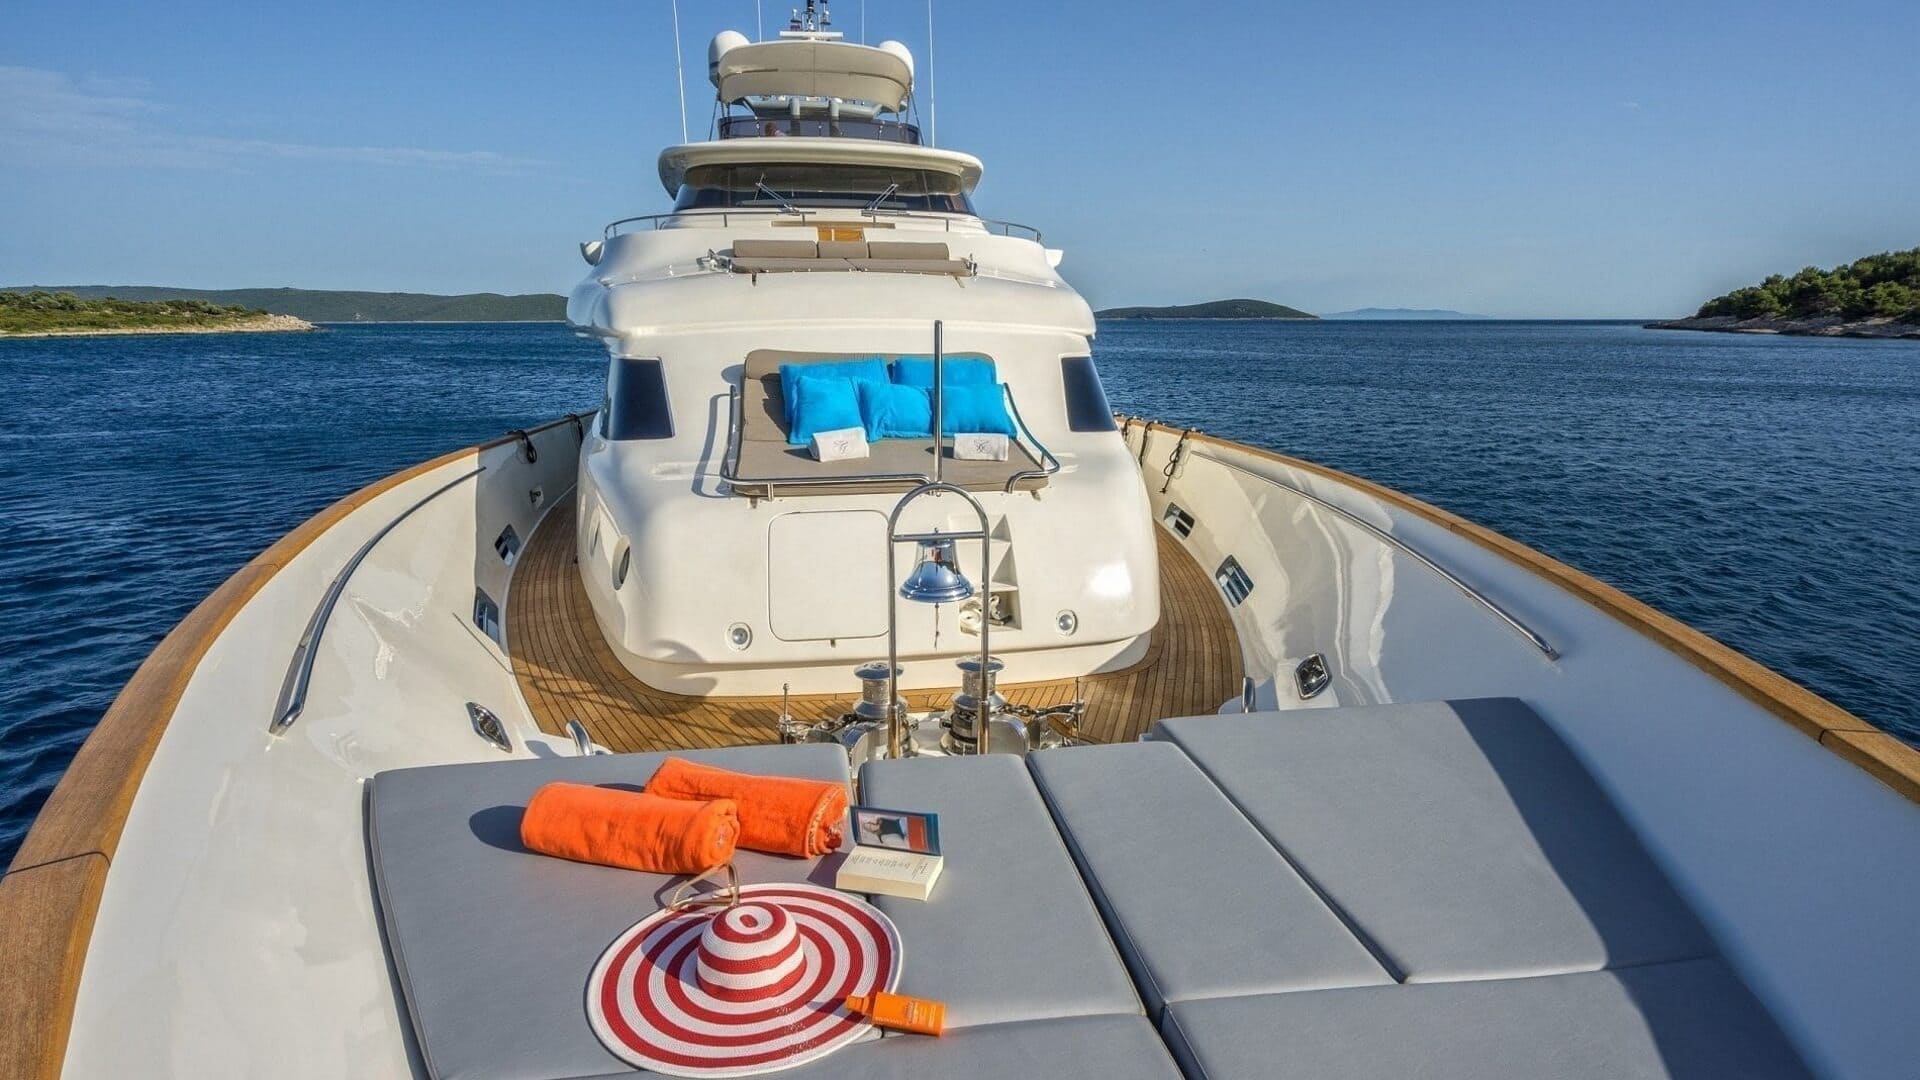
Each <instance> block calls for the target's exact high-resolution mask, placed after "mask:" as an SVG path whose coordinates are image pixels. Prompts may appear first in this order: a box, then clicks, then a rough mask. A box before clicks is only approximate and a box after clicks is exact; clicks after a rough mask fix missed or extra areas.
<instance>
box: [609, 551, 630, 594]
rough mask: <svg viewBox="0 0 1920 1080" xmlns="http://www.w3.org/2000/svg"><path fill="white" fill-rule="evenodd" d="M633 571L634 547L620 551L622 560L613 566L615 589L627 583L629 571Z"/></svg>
mask: <svg viewBox="0 0 1920 1080" xmlns="http://www.w3.org/2000/svg"><path fill="white" fill-rule="evenodd" d="M631 569H633V547H632V545H628V546H627V547H624V548H621V549H620V559H619V561H617V562H615V563H614V564H613V587H614V588H616V589H618V588H619V587H620V586H622V585H625V584H626V583H627V571H628V570H631Z"/></svg>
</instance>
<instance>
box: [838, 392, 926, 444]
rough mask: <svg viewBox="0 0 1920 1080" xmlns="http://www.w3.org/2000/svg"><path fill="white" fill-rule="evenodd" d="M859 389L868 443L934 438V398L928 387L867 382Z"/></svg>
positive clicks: (861, 412)
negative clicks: (882, 440) (885, 440)
mask: <svg viewBox="0 0 1920 1080" xmlns="http://www.w3.org/2000/svg"><path fill="white" fill-rule="evenodd" d="M855 388H856V389H857V390H859V392H860V415H861V416H862V417H864V418H865V419H866V422H867V441H868V442H878V441H880V440H881V439H931V438H933V396H932V395H931V394H930V393H928V392H927V390H926V389H925V388H924V387H919V386H898V385H895V384H893V383H870V382H863V383H857V384H855Z"/></svg>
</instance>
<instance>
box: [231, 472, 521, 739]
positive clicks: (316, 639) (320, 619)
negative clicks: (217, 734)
mask: <svg viewBox="0 0 1920 1080" xmlns="http://www.w3.org/2000/svg"><path fill="white" fill-rule="evenodd" d="M486 471H487V467H486V466H485V465H482V466H480V467H478V468H476V469H474V470H473V471H471V472H467V473H463V474H461V475H460V476H457V477H455V478H454V479H452V480H449V481H447V482H446V483H444V484H442V485H440V486H439V487H437V488H435V489H433V491H431V492H429V493H428V494H427V495H426V496H425V497H423V498H421V499H420V501H418V502H416V503H414V504H413V505H412V506H409V507H407V508H406V509H405V510H403V511H401V512H400V516H398V517H396V518H394V519H393V520H392V521H389V522H387V523H386V524H385V525H383V526H381V528H380V531H379V532H377V533H374V534H373V535H372V536H371V537H368V538H367V542H366V543H364V544H361V545H360V550H358V551H356V552H354V553H353V558H351V559H348V560H347V565H345V566H343V567H341V568H340V572H339V573H338V574H335V575H334V578H333V582H332V583H331V584H329V585H328V586H327V591H326V593H324V594H323V595H322V596H321V597H320V603H319V605H318V606H316V607H315V608H314V609H313V615H312V617H310V618H309V619H308V620H307V628H306V631H305V632H304V633H302V634H301V635H300V643H299V644H298V645H295V646H294V649H293V661H292V662H291V663H290V664H288V666H287V677H286V678H285V679H283V680H282V681H281V683H280V698H279V700H278V701H277V702H275V703H274V707H273V719H272V720H270V721H268V723H267V734H269V735H279V734H281V733H283V732H285V731H286V730H287V729H288V728H289V727H292V726H293V722H294V721H295V720H298V719H300V714H301V712H302V711H304V710H305V709H306V707H307V687H308V685H309V684H311V683H312V681H313V665H314V661H315V659H316V658H317V657H318V656H319V651H318V646H319V644H320V636H321V635H322V634H323V633H325V632H326V629H327V620H328V619H329V618H331V617H332V615H333V607H334V605H335V604H337V603H339V602H340V597H341V595H342V594H344V593H345V592H346V591H347V580H348V579H349V578H351V577H353V572H354V571H355V570H358V569H359V568H360V563H361V562H362V561H364V560H365V559H366V557H367V556H368V554H370V553H371V552H372V551H373V549H374V545H376V544H378V543H379V542H380V541H381V540H384V539H385V538H386V536H387V534H388V533H390V532H392V531H393V530H394V527H395V526H397V525H399V524H400V523H401V522H403V521H405V520H407V518H409V517H411V516H413V512H414V511H415V510H418V509H420V508H421V507H423V506H425V505H427V504H428V503H430V502H432V501H433V500H435V499H437V498H439V497H440V496H441V495H443V494H445V493H446V492H448V491H451V490H452V489H453V488H455V487H458V486H459V485H461V484H464V483H466V482H467V481H468V480H471V479H473V478H474V477H476V476H479V475H480V474H481V473H483V472H486Z"/></svg>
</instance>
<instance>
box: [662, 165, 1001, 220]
mask: <svg viewBox="0 0 1920 1080" xmlns="http://www.w3.org/2000/svg"><path fill="white" fill-rule="evenodd" d="M762 187H765V188H766V189H768V190H771V191H772V192H773V193H774V194H775V195H778V196H779V198H778V199H776V198H774V196H773V195H769V194H767V191H763V190H761V189H762ZM883 195H884V196H885V197H884V198H882V196H883ZM781 199H784V200H786V201H787V202H789V203H791V204H793V205H794V206H841V207H850V208H853V209H863V208H865V207H866V206H868V205H871V204H873V203H874V201H875V200H876V199H878V200H879V204H878V207H877V208H878V209H881V210H930V211H937V212H940V213H951V214H971V213H973V204H972V203H970V202H969V201H967V196H966V193H965V192H964V191H962V190H961V189H960V178H959V177H958V176H955V175H953V174H952V173H939V172H928V171H926V170H924V169H895V168H888V167H886V166H882V165H781V164H778V163H771V164H769V163H764V162H754V163H752V164H749V165H699V166H695V167H694V168H691V169H688V170H687V176H686V182H685V183H684V184H682V185H681V187H680V197H679V198H678V199H676V200H674V203H673V208H674V209H675V210H704V209H740V208H751V209H763V210H777V209H779V208H780V201H781Z"/></svg>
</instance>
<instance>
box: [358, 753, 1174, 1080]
mask: <svg viewBox="0 0 1920 1080" xmlns="http://www.w3.org/2000/svg"><path fill="white" fill-rule="evenodd" d="M679 753H680V756H684V757H689V758H693V759H695V760H699V761H706V762H710V763H712V764H715V765H720V766H722V767H725V768H729V769H734V770H738V771H741V772H753V773H763V774H769V775H787V776H804V777H808V778H811V779H825V780H838V781H843V782H844V781H845V780H846V779H847V757H846V753H845V752H844V751H843V750H841V749H840V748H839V747H838V746H827V745H811V746H760V747H741V748H737V749H728V750H706V751H684V752H679ZM666 756H667V755H665V754H620V755H601V756H594V757H578V758H559V759H548V760H542V761H510V762H500V763H489V764H475V765H443V766H435V767H430V768H423V769H403V770H396V771H393V772H386V773H381V774H379V775H378V776H376V777H374V779H373V781H372V783H371V784H370V785H369V789H368V798H367V817H368V824H367V833H368V838H369V847H370V849H371V850H372V853H373V860H374V876H375V880H376V882H377V885H378V890H379V899H380V907H381V915H382V919H383V922H384V925H385V927H386V933H387V942H388V947H389V949H390V951H391V953H392V956H393V958H394V967H395V973H396V976H397V977H398V979H399V980H400V983H401V989H402V996H403V997H404V1000H405V1001H406V1004H407V1010H408V1013H409V1016H410V1019H411V1021H412V1023H413V1029H414V1033H415V1036H416V1039H417V1042H418V1044H419V1047H420V1052H421V1057H422V1058H423V1060H424V1062H425V1064H426V1068H427V1071H428V1073H429V1074H430V1075H432V1076H434V1077H437V1078H440V1080H452V1078H460V1080H509V1078H511V1080H576V1078H586V1077H598V1076H633V1075H637V1072H636V1070H632V1069H629V1068H627V1067H626V1066H625V1065H624V1063H622V1062H621V1061H620V1060H619V1059H618V1058H616V1057H614V1056H613V1055H612V1054H611V1053H610V1052H608V1051H607V1050H606V1049H605V1048H604V1047H602V1046H601V1044H600V1042H599V1040H598V1039H596V1038H595V1037H594V1034H593V1032H592V1030H591V1028H590V1027H589V1026H588V1022H587V1017H586V1012H585V1009H584V1007H583V1005H582V1001H581V999H582V994H583V990H584V987H585V985H586V979H587V975H588V972H589V971H591V970H592V968H593V964H594V961H595V959H596V958H597V957H598V956H599V955H600V952H601V951H602V950H603V949H604V948H605V947H606V945H607V943H608V942H611V941H612V940H613V939H614V938H615V937H617V936H618V935H619V934H620V932H621V931H623V930H625V929H626V928H627V927H629V926H631V925H632V924H633V923H635V922H637V921H638V920H639V919H640V918H642V917H643V916H645V915H647V914H649V913H651V912H652V911H654V910H656V909H657V908H659V907H660V906H662V905H663V903H664V901H665V899H666V897H667V894H668V893H669V892H670V891H671V889H672V887H673V885H674V884H675V883H676V882H677V881H679V880H683V879H676V878H671V877H667V876H665V875H659V874H641V873H635V872H632V871H627V870H616V869H611V868H607V867H600V866H589V865H585V864H582V863H573V862H568V861H565V860H562V859H553V858H547V857H544V856H538V855H533V854H531V853H529V852H527V851H526V850H525V849H523V848H522V847H521V846H520V843H519V831H518V830H519V819H520V811H521V809H522V808H524V807H525V805H526V802H527V800H528V798H530V797H531V796H532V794H533V793H534V791H535V790H537V789H538V788H539V787H540V786H541V785H542V784H545V783H548V782H550V781H553V780H562V779H564V780H568V781H572V782H575V783H593V784H614V785H630V786H632V787H634V788H640V787H642V786H644V784H645V783H646V781H647V779H648V778H649V777H650V776H652V775H653V771H654V769H656V768H657V767H658V766H659V763H660V762H661V760H663V759H664V758H665V757H666ZM899 764H903V765H907V766H911V765H913V764H915V763H913V762H904V763H899ZM924 764H932V765H935V766H936V769H935V771H934V773H933V774H931V775H929V776H926V777H922V776H920V775H919V774H918V773H915V772H913V771H911V770H907V771H906V772H904V773H895V774H894V775H893V776H891V777H888V776H884V775H883V776H882V778H881V779H879V780H876V781H874V785H873V786H874V790H877V791H879V792H882V793H884V794H887V795H893V796H897V797H899V798H902V799H909V801H911V803H912V805H916V806H923V805H938V806H940V807H941V808H944V809H947V811H948V813H949V814H950V815H951V816H950V817H946V818H943V826H944V827H943V833H944V834H948V835H949V838H948V844H949V846H950V847H951V846H952V845H953V844H955V843H958V844H959V845H961V849H963V850H964V849H969V848H970V849H972V850H975V851H979V850H980V849H981V847H982V846H983V845H987V844H989V843H990V844H991V847H992V850H993V852H994V854H993V856H992V857H991V860H990V862H989V863H988V864H987V865H986V866H982V865H980V864H977V863H974V862H973V861H972V860H969V861H968V865H969V867H970V868H975V867H977V869H970V870H969V872H968V874H967V875H966V876H965V877H962V878H956V879H955V880H954V881H951V882H942V885H941V888H942V891H941V893H940V894H939V895H938V897H937V898H936V900H935V901H933V902H930V903H929V904H927V905H924V906H923V907H922V909H921V910H920V911H918V912H909V911H905V910H902V909H901V908H900V907H899V906H891V907H887V910H888V914H890V915H891V916H893V918H894V919H895V921H896V922H897V923H898V925H899V927H900V931H901V936H902V944H903V951H904V955H905V956H906V963H907V971H908V973H909V974H908V978H909V979H910V980H911V981H910V983H907V984H904V985H903V989H910V990H911V991H912V992H914V993H918V994H923V995H929V996H935V997H939V996H942V995H945V1000H947V1002H948V1005H949V1011H948V1026H949V1032H948V1034H947V1035H944V1036H942V1037H941V1038H939V1039H928V1038H924V1037H916V1036H899V1037H888V1038H886V1039H880V1040H869V1041H867V1042H863V1043H857V1044H855V1045H853V1046H849V1047H845V1048H843V1049H841V1050H839V1051H836V1052H835V1053H834V1054H832V1055H831V1056H829V1057H827V1058H825V1059H822V1060H821V1061H819V1062H816V1063H814V1064H812V1065H808V1066H802V1067H800V1068H796V1069H791V1070H784V1071H782V1072H780V1073H779V1074H778V1075H779V1076H781V1077H793V1078H795V1080H827V1078H834V1077H850V1078H873V1080H880V1078H897V1077H907V1076H956V1077H958V1076H965V1077H981V1078H989V1080H991V1078H1005V1080H1015V1078H1019V1077H1029V1076H1038V1075H1044V1076H1051V1077H1061V1078H1064V1080H1104V1078H1109V1077H1111V1078H1115V1080H1175V1078H1177V1077H1178V1076H1179V1075H1180V1074H1179V1071H1178V1069H1176V1068H1175V1066H1174V1064H1173V1061H1172V1059H1171V1057H1170V1056H1169V1055H1168V1051H1167V1049H1166V1047H1165V1045H1164V1044H1163V1043H1162V1042H1161V1040H1160V1038H1159V1036H1158V1035H1157V1034H1156V1033H1155V1028H1154V1025H1153V1024H1152V1023H1151V1022H1150V1021H1149V1020H1148V1019H1147V1018H1146V1016H1145V1015H1144V1012H1143V1009H1142V1007H1141V1004H1140V999H1139V997H1138V996H1137V995H1136V994H1135V993H1134V990H1133V983H1132V981H1131V980H1130V979H1129V978H1128V976H1127V972H1126V969H1125V968H1124V967H1123V966H1122V965H1121V963H1120V960H1119V957H1118V955H1117V953H1116V952H1115V950H1114V947H1113V944H1112V942H1111V941H1110V940H1109V939H1108V937H1107V932H1106V929H1105V927H1104V926H1103V925H1102V923H1101V921H1100V918H1099V916H1098V915H1097V914H1096V913H1095V912H1094V910H1093V904H1092V901H1091V900H1090V899H1088V897H1087V895H1086V892H1085V891H1084V889H1082V888H1081V887H1080V878H1079V875H1078V874H1077V873H1076V872H1075V870H1074V867H1073V862H1072V860H1071V859H1070V858H1069V857H1068V855H1067V852H1066V849H1065V847H1064V845H1062V843H1061V841H1060V839H1059V837H1058V835H1056V834H1055V833H1054V831H1053V829H1052V826H1051V824H1050V822H1049V819H1048V817H1047V811H1046V807H1045V806H1044V805H1043V804H1042V803H1041V802H1040V799H1039V797H1038V795H1037V794H1036V793H1035V792H1034V791H1033V788H1032V786H1031V784H1030V783H1029V782H1028V781H1027V774H1026V769H1025V768H1024V766H1022V765H1021V763H1020V762H1019V761H1018V760H1017V759H1011V758H1006V759H1002V758H991V759H983V760H982V761H980V762H977V763H976V762H973V761H964V762H926V763H924ZM941 764H945V765H947V766H949V767H951V766H955V765H958V766H961V768H957V769H954V770H953V771H951V772H948V771H945V770H940V769H938V768H937V766H939V765H941ZM962 776H964V777H967V778H969V782H968V783H967V784H966V785H965V786H961V785H959V784H957V783H956V781H957V780H958V779H959V778H960V777H962ZM923 779H924V780H926V781H927V784H928V785H933V784H937V785H939V786H938V789H937V790H936V789H935V788H933V787H930V786H917V787H915V788H914V789H913V793H912V794H911V795H909V794H908V791H907V790H903V789H902V788H900V787H891V788H890V787H889V785H890V784H895V783H896V782H897V781H899V780H907V781H909V782H911V783H913V784H915V785H920V782H921V781H922V780H923ZM980 796H987V798H981V797H980ZM1003 827H1004V828H1007V829H1009V830H1011V833H1010V835H1009V836H1007V837H1004V838H1002V837H1000V836H999V835H998V833H997V832H996V830H998V829H1000V828H1003ZM735 865H736V867H737V868H738V870H739V873H740V880H741V882H742V883H743V884H753V883H758V882H777V881H797V880H809V879H810V880H812V881H813V882H814V883H815V884H823V885H829V886H830V885H831V884H832V883H833V867H834V866H835V865H837V859H836V858H835V857H832V856H829V857H828V858H826V859H823V860H818V861H815V860H807V859H795V858H785V857H781V856H775V855H762V854H757V853H753V852H748V851H744V850H743V851H741V852H740V854H739V857H738V858H737V860H736V863H735ZM988 867H991V869H989V868H988ZM1009 872H1018V873H1020V874H1021V875H1022V878H1021V880H1020V895H1023V896H1025V897H1028V898H1030V899H1033V900H1035V901H1037V906H1036V907H1034V908H1032V909H1031V910H1029V909H1028V908H1026V907H1024V906H1023V907H1022V908H1021V909H1020V911H1019V915H1020V918H1019V919H1018V921H1017V922H1016V921H1007V920H1006V918H1005V917H1006V916H1008V915H1010V914H1011V912H1010V911H1009V909H1008V907H1007V904H1006V900H1005V897H1004V896H1000V895H997V894H996V892H995V891H996V890H999V889H1002V888H1005V887H1006V886H1007V884H1008V879H1007V878H1006V877H1005V875H1006V874H1007V873H1009ZM888 903H889V902H888V901H886V900H885V899H884V898H883V899H882V906H887V904H888ZM930 916H931V917H930ZM979 920H987V921H989V922H990V923H991V924H992V933H991V935H990V936H991V937H994V938H998V939H999V941H998V943H997V944H996V945H993V946H992V955H994V956H995V957H996V958H997V960H998V962H997V964H996V965H989V966H988V967H986V968H984V969H976V968H970V967H967V966H966V965H964V964H962V963H961V961H962V960H963V959H965V958H967V957H969V956H971V957H972V958H973V960H974V961H976V962H977V961H978V959H979V956H980V955H981V952H980V950H981V949H982V947H983V943H982V940H981V936H980V935H979V934H977V933H976V932H975V929H974V928H975V927H977V926H979V925H981V923H980V921H979ZM1029 934H1031V935H1032V936H1033V937H1034V938H1037V939H1038V940H1040V941H1043V942H1047V943H1048V947H1047V948H1046V949H1043V950H1037V949H1034V948H1031V947H1030V943H1029V940H1028V935H1029ZM1023 952H1024V953H1028V954H1030V955H1029V956H1028V957H1027V959H1026V961H1025V966H1024V967H1019V968H1015V967H1012V966H1009V965H1012V964H1013V963H1014V961H1015V960H1016V959H1018V958H1019V955H1020V954H1021V953H1023ZM943 957H945V958H948V959H949V960H950V961H951V964H948V963H943V960H942V958H943ZM957 969H964V971H961V970H957ZM968 973H971V974H970V975H969V974H968ZM952 975H961V976H962V979H961V981H960V982H958V983H955V982H952V981H948V980H949V977H950V976H952ZM996 975H997V976H999V977H998V978H996ZM969 979H971V980H972V981H968V980H969Z"/></svg>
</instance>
